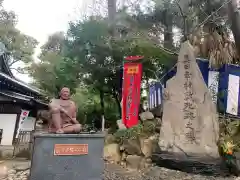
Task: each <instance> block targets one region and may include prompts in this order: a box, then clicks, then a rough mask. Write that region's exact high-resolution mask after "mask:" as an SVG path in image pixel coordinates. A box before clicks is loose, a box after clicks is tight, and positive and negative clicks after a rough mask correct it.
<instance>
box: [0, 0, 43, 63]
mask: <svg viewBox="0 0 240 180" xmlns="http://www.w3.org/2000/svg"><path fill="white" fill-rule="evenodd" d="M16 24H17V16H16V14H15V13H14V12H12V11H6V10H5V9H4V8H3V6H2V4H0V41H1V42H2V43H3V44H5V46H6V49H7V50H8V51H9V52H10V54H11V56H12V58H9V59H8V64H9V65H10V66H12V65H13V64H14V63H16V62H18V61H22V62H24V63H31V62H32V60H33V59H32V55H33V54H34V48H35V47H36V46H37V44H38V42H37V41H36V39H34V38H33V37H30V36H28V35H25V34H23V33H22V32H20V31H19V30H18V29H17V28H16Z"/></svg>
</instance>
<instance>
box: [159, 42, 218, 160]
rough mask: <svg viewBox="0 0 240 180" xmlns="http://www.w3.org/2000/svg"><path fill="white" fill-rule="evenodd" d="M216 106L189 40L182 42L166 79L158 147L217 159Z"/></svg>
mask: <svg viewBox="0 0 240 180" xmlns="http://www.w3.org/2000/svg"><path fill="white" fill-rule="evenodd" d="M218 137H219V122H218V116H217V112H216V105H215V104H214V103H213V102H212V98H211V95H210V92H209V90H208V88H207V86H206V84H205V82H204V80H203V77H202V74H201V71H200V69H199V67H198V65H197V62H196V58H195V56H194V50H193V47H192V46H191V44H190V43H189V41H186V42H184V43H183V44H182V46H181V50H180V53H179V57H178V65H177V73H176V76H174V77H173V78H172V79H170V80H168V81H167V87H166V91H165V101H164V105H163V119H162V127H161V131H160V138H159V146H160V148H161V150H162V151H166V152H169V153H173V154H178V155H180V156H179V157H183V158H189V157H197V158H207V159H208V160H210V159H211V158H214V159H215V158H218V157H219V153H218V147H217V140H218Z"/></svg>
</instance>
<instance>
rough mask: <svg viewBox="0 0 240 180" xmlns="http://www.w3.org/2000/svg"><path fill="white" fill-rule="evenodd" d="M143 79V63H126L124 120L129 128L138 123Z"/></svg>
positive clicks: (123, 97)
mask: <svg viewBox="0 0 240 180" xmlns="http://www.w3.org/2000/svg"><path fill="white" fill-rule="evenodd" d="M141 80H142V64H141V63H130V62H129V63H128V62H127V63H125V64H124V70H123V89H122V121H123V123H124V125H125V126H126V127H127V128H131V127H132V126H135V125H137V124H138V111H139V104H140V93H141Z"/></svg>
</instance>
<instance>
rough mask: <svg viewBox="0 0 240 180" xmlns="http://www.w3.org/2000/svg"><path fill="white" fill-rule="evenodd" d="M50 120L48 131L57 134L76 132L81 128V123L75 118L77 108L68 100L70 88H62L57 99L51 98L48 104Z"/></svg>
mask: <svg viewBox="0 0 240 180" xmlns="http://www.w3.org/2000/svg"><path fill="white" fill-rule="evenodd" d="M49 108H50V112H51V116H52V118H51V121H50V122H49V132H50V133H58V134H76V133H79V132H80V131H81V129H82V126H81V124H79V122H78V121H77V119H76V115H77V108H76V105H75V103H74V102H73V101H72V100H70V89H69V88H67V87H64V88H62V90H61V92H60V98H59V99H53V100H52V101H51V102H50V104H49Z"/></svg>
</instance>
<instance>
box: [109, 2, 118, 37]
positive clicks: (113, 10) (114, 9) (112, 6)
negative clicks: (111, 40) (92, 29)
mask: <svg viewBox="0 0 240 180" xmlns="http://www.w3.org/2000/svg"><path fill="white" fill-rule="evenodd" d="M116 12H117V5H116V0H108V20H109V28H110V33H111V35H112V36H115V17H116Z"/></svg>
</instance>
